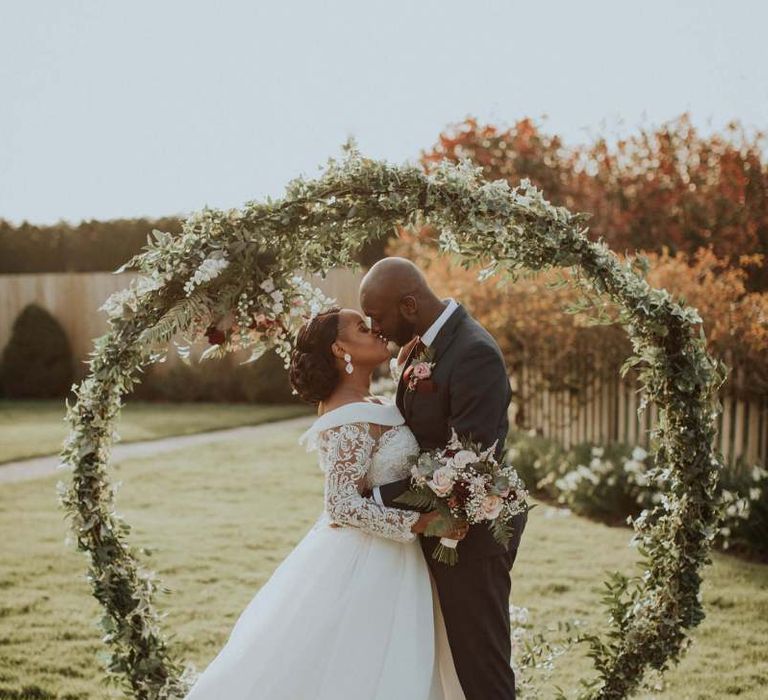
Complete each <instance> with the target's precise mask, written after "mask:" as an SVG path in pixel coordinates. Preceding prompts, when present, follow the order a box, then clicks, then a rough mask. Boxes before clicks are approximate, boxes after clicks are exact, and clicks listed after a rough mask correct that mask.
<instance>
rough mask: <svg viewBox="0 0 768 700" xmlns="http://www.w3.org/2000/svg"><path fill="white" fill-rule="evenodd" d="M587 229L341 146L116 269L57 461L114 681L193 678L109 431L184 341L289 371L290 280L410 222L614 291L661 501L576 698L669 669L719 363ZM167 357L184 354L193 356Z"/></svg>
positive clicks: (459, 179)
mask: <svg viewBox="0 0 768 700" xmlns="http://www.w3.org/2000/svg"><path fill="white" fill-rule="evenodd" d="M587 218H588V215H587V214H573V213H571V212H569V211H568V210H567V209H565V208H563V207H555V206H552V205H551V204H550V203H549V202H547V201H546V200H545V199H544V197H543V196H542V193H541V192H540V191H538V190H537V189H536V188H535V187H533V186H532V185H531V184H530V183H529V182H528V181H525V180H524V181H522V182H521V183H520V185H519V186H517V187H514V188H511V187H510V186H509V185H508V183H507V182H506V181H504V180H497V181H494V182H487V181H484V180H483V178H482V168H480V167H473V166H472V165H471V164H470V163H469V162H468V161H462V162H460V163H459V164H458V165H454V164H452V163H450V162H447V161H444V162H442V163H440V164H438V165H437V166H436V167H435V168H434V170H432V171H430V172H429V173H424V172H423V171H422V170H421V169H420V168H418V167H417V166H410V165H406V166H400V165H393V164H389V163H387V162H381V161H375V160H371V159H368V158H364V157H362V156H361V154H360V153H359V151H358V150H357V148H356V146H355V144H354V143H353V142H351V141H350V142H349V143H348V144H346V146H345V155H344V157H343V158H342V159H341V160H338V161H337V160H335V159H329V160H328V163H327V166H326V168H325V170H324V172H323V173H322V175H321V176H320V177H318V178H316V179H311V180H310V179H305V178H301V177H300V178H297V179H295V180H292V181H291V182H290V183H289V184H288V185H287V187H286V192H285V196H284V197H283V198H282V199H278V200H272V199H270V198H267V199H266V201H264V202H260V201H250V202H247V203H246V204H245V205H244V206H243V207H242V208H241V209H232V210H227V211H223V210H217V209H211V208H208V207H206V208H204V209H203V210H202V211H200V212H197V213H195V214H194V215H192V216H190V217H189V218H188V219H186V221H185V222H184V223H183V227H182V231H181V233H180V234H177V235H171V234H169V233H164V232H161V231H157V230H156V231H154V232H153V235H152V237H151V238H148V240H147V245H146V247H145V248H144V249H143V251H142V252H141V253H140V254H138V255H136V256H134V257H133V258H131V259H130V260H129V261H128V262H126V264H125V265H123V266H122V267H121V268H119V270H117V271H121V270H124V269H134V270H137V271H138V272H139V273H140V274H139V276H138V278H137V279H135V280H134V281H133V282H132V284H131V286H130V287H129V288H128V289H126V290H122V291H121V292H119V293H116V294H115V295H112V297H110V299H108V300H107V302H106V303H105V306H104V307H102V308H104V309H105V310H106V311H107V313H108V315H109V319H108V322H109V330H108V331H107V332H106V333H105V334H104V335H102V336H101V337H99V338H96V339H95V347H94V349H93V351H92V352H91V358H90V360H89V362H88V364H89V368H90V369H89V374H88V376H87V377H86V378H85V379H83V381H82V382H81V383H80V384H79V385H75V386H74V387H73V389H74V390H75V394H76V397H77V398H76V401H75V402H74V404H73V405H71V406H70V405H69V403H67V420H68V421H69V423H70V425H71V432H70V434H69V436H68V438H67V440H66V442H65V444H64V447H63V449H62V452H61V458H62V467H67V468H70V469H71V470H72V478H71V481H70V482H69V483H65V482H63V481H60V482H59V484H58V491H59V501H60V504H61V506H62V508H63V509H64V510H65V511H66V517H67V518H69V519H70V521H71V530H72V533H73V535H74V540H75V541H76V546H77V549H78V550H79V551H81V552H83V553H84V554H85V555H86V557H87V559H88V576H87V577H88V580H89V582H90V584H91V587H92V591H93V595H94V596H95V597H96V598H97V599H98V601H99V602H100V603H101V605H102V606H103V608H104V615H103V618H102V625H103V629H104V642H105V643H106V644H107V646H108V649H109V652H110V656H109V661H108V664H107V673H106V674H105V675H106V681H107V682H113V683H115V684H117V685H120V686H121V687H123V688H124V689H125V690H126V691H127V692H128V693H129V694H130V695H132V696H133V697H135V698H142V699H152V700H154V699H156V698H157V699H161V698H173V697H180V696H183V694H184V693H185V692H186V690H187V689H188V687H189V684H190V682H191V680H192V678H191V673H190V666H189V665H185V664H184V663H183V662H182V661H181V660H180V659H179V658H177V656H176V654H174V653H173V650H172V649H171V645H170V638H169V637H166V636H165V635H164V634H163V632H162V631H161V625H160V621H161V618H162V617H163V615H161V614H159V612H158V611H157V609H156V607H155V603H154V600H155V596H156V594H157V593H158V591H161V590H162V591H166V592H167V589H163V588H162V587H161V586H160V584H159V582H158V580H157V578H156V576H155V574H154V572H152V571H148V570H147V569H146V568H145V567H144V566H143V565H142V563H141V558H142V555H145V554H147V553H148V552H147V551H146V550H143V549H141V550H139V551H137V550H136V548H134V547H132V546H131V545H130V544H129V543H128V539H127V536H128V534H129V532H130V526H129V525H128V524H127V523H126V522H125V520H124V519H123V518H122V517H121V516H120V515H119V514H118V513H117V512H116V510H115V492H116V486H114V485H113V484H112V483H111V474H110V471H109V458H110V450H111V446H112V444H113V442H114V441H115V439H119V436H118V435H117V434H116V433H115V431H114V427H113V426H114V425H115V421H116V419H117V417H118V414H119V412H120V410H121V407H122V399H123V397H124V396H125V395H126V394H128V393H129V392H130V391H131V389H132V388H133V386H134V385H135V384H136V383H137V382H139V381H140V378H139V376H138V375H139V374H140V373H141V372H142V370H143V367H145V366H146V365H148V364H151V363H153V362H157V361H162V360H163V359H164V357H165V353H166V352H167V350H168V346H169V343H170V341H171V339H172V338H173V337H174V335H175V334H176V333H184V334H186V336H188V337H189V338H190V339H191V340H196V339H199V338H200V337H202V334H205V336H206V337H208V338H209V340H211V341H212V344H211V347H210V348H209V350H210V352H207V356H211V357H216V356H220V355H221V354H223V353H225V352H227V351H229V350H231V349H234V348H240V347H251V348H252V351H253V355H252V359H253V358H256V357H258V356H259V355H260V354H262V353H263V352H264V351H265V350H266V349H267V348H269V347H275V348H276V349H277V350H278V351H279V352H280V353H281V355H282V356H283V358H284V359H285V360H286V362H287V358H288V352H289V350H290V342H291V338H292V333H293V331H294V330H295V328H296V326H297V324H298V323H300V322H301V321H302V320H303V318H305V317H306V309H307V307H309V308H310V311H311V314H314V313H316V312H317V310H318V308H319V307H320V306H321V305H322V303H323V299H322V298H321V297H320V296H318V295H315V294H314V293H313V292H312V290H308V289H307V288H306V286H302V284H301V283H300V282H299V281H298V280H297V278H295V277H294V275H295V273H296V271H301V272H303V273H313V272H316V273H320V274H321V275H324V274H326V273H327V272H328V271H329V270H330V269H331V268H333V267H336V266H351V265H353V264H354V258H353V255H354V253H355V252H356V251H357V250H358V249H359V248H360V247H361V246H362V245H363V244H364V243H365V242H366V241H369V240H372V239H373V238H375V237H380V236H384V235H388V234H390V233H391V232H392V231H393V229H394V227H395V225H397V224H406V225H407V224H420V223H431V224H433V225H434V226H435V227H436V228H437V229H438V230H439V231H440V232H441V233H440V250H441V252H442V253H451V254H456V255H458V256H459V257H460V258H461V259H462V260H463V261H464V262H465V263H466V264H467V265H469V264H470V262H471V263H474V262H476V261H478V260H481V261H482V262H483V265H484V267H483V271H482V273H481V277H490V276H492V275H498V276H499V277H500V279H508V280H514V279H516V278H517V276H518V274H519V273H521V272H523V271H528V270H533V271H535V270H541V269H544V268H549V267H554V266H557V267H570V268H573V270H574V272H575V273H576V279H577V281H578V284H580V285H583V287H584V289H585V290H587V291H588V292H596V293H598V294H604V295H608V296H609V297H610V298H611V299H612V300H613V301H614V302H615V303H616V304H617V305H618V306H619V308H620V309H621V313H620V319H619V320H620V322H621V324H622V325H623V327H624V328H625V329H626V332H627V333H628V336H629V338H630V339H631V342H632V346H633V348H634V354H633V356H632V357H630V358H629V359H628V360H627V362H626V364H625V368H628V367H629V366H635V367H638V368H639V369H640V379H641V383H642V400H641V405H640V407H639V408H638V411H642V410H643V409H644V408H645V406H646V405H647V403H648V402H650V401H653V402H655V403H656V404H657V405H658V408H659V420H658V425H657V427H656V429H655V431H654V433H653V434H652V449H653V450H654V451H655V465H656V466H655V473H654V474H649V478H651V479H655V478H656V477H658V478H659V479H661V480H663V482H664V483H665V484H666V492H665V495H666V498H665V499H664V500H663V502H661V503H659V504H657V505H656V506H655V507H654V508H653V509H652V510H646V511H643V513H642V514H641V516H640V517H638V518H637V519H636V520H635V521H634V523H633V526H634V528H635V530H636V534H635V536H634V537H635V538H636V539H637V540H638V541H639V543H640V545H639V547H638V549H639V553H640V556H641V557H642V560H641V562H640V565H641V568H642V569H643V571H642V574H641V575H638V576H632V577H629V576H625V575H623V574H620V573H618V572H616V573H614V574H612V575H611V576H610V578H609V580H608V582H607V583H606V586H607V589H608V591H607V594H606V596H605V598H604V603H605V605H606V612H607V624H606V626H605V629H604V630H603V631H601V633H599V634H598V633H594V634H587V633H584V634H582V635H581V636H580V637H579V639H578V641H579V642H582V643H585V644H587V645H588V646H589V653H590V655H591V656H592V658H593V659H594V666H595V670H596V675H595V676H594V677H592V678H590V679H588V680H585V681H584V682H583V683H582V687H581V689H579V690H576V689H573V691H574V695H573V697H580V698H623V697H627V696H629V695H630V694H631V693H632V692H633V691H635V690H636V689H637V688H638V687H639V685H640V683H641V681H642V678H643V675H644V673H645V672H646V671H647V670H648V669H657V670H663V669H665V668H666V667H667V665H668V664H669V663H670V662H675V661H677V660H679V658H680V655H681V653H682V651H683V650H684V649H685V647H686V645H687V643H688V642H689V641H690V640H689V638H688V637H687V633H688V631H690V630H691V629H692V628H694V627H696V625H698V624H699V623H700V622H701V620H702V619H703V617H704V612H703V610H702V606H701V597H700V593H699V587H700V583H701V569H702V567H703V565H704V564H706V563H709V562H710V559H709V551H710V548H711V544H712V539H713V537H714V535H715V533H716V529H717V528H716V521H717V519H718V514H719V507H720V506H719V504H718V502H717V499H716V498H715V489H716V487H717V483H718V479H719V476H720V472H721V470H722V468H723V461H722V455H720V454H717V453H715V452H714V451H713V438H714V434H715V419H716V417H717V412H718V410H720V408H721V406H720V405H719V403H718V399H717V393H716V392H717V389H718V387H719V386H720V384H721V383H722V382H723V381H724V380H725V367H724V365H722V364H721V363H720V362H719V361H717V360H716V359H715V358H713V357H712V356H711V355H710V354H709V353H708V352H707V349H706V341H705V336H704V334H703V331H702V329H701V328H700V327H699V328H698V330H697V329H696V326H697V324H700V323H701V319H700V317H699V315H698V313H697V312H696V310H695V309H694V308H691V307H688V306H685V305H681V304H679V303H677V302H676V301H675V300H674V299H673V298H672V297H671V295H670V294H669V293H668V292H667V291H666V290H664V289H654V288H652V287H651V286H649V284H648V283H647V282H646V281H645V279H644V277H643V274H642V272H641V271H638V269H636V268H637V267H638V263H639V262H641V261H638V260H633V259H632V258H628V259H627V260H626V261H621V260H619V259H618V257H617V256H616V255H615V254H614V253H612V252H611V250H609V249H608V247H607V246H606V245H605V243H604V242H603V241H602V239H600V240H598V241H597V242H592V241H590V240H589V239H588V238H587V237H586V232H587V229H586V228H585V222H586V220H587ZM294 306H295V307H297V308H298V309H299V311H297V310H296V308H294ZM311 314H310V315H311ZM250 331H253V332H250ZM214 339H215V340H214ZM177 349H178V352H179V353H180V354H182V356H183V357H184V358H185V359H187V360H188V348H185V347H182V346H177ZM185 353H186V354H185ZM118 485H119V484H118Z"/></svg>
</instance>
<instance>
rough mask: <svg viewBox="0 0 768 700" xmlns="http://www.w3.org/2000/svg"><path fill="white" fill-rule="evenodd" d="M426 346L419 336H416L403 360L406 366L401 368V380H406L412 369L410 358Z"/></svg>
mask: <svg viewBox="0 0 768 700" xmlns="http://www.w3.org/2000/svg"><path fill="white" fill-rule="evenodd" d="M426 347H427V346H426V345H424V343H423V342H421V336H416V342H415V343H414V345H413V347H412V348H411V351H410V352H409V353H408V358H407V359H406V361H405V364H406V367H405V369H404V370H403V381H405V382H408V379H409V378H410V376H411V372H412V371H413V363H412V362H411V359H412V358H414V357H416V356H417V355H418V354H419V353H420V352H423V351H424V349H425V348H426Z"/></svg>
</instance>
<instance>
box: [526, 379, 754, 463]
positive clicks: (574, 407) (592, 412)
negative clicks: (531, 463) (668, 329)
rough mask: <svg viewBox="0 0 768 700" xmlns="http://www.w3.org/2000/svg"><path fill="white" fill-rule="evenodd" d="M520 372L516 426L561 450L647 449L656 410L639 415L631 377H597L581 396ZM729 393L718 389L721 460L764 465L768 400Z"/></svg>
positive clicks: (635, 384) (651, 408)
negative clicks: (616, 445) (583, 446)
mask: <svg viewBox="0 0 768 700" xmlns="http://www.w3.org/2000/svg"><path fill="white" fill-rule="evenodd" d="M521 374H522V376H524V377H525V381H524V382H523V383H522V384H521V391H520V395H519V398H518V399H517V400H519V401H522V402H524V404H525V409H524V410H523V416H524V421H523V425H522V426H521V425H519V424H518V427H521V428H523V429H526V430H530V429H535V430H536V431H537V432H538V433H540V434H542V435H544V436H546V437H550V438H553V439H556V440H558V441H559V442H560V443H561V444H562V445H563V446H564V447H565V448H570V447H573V446H574V445H576V444H578V443H580V442H590V443H594V444H605V443H608V442H623V443H628V444H631V445H641V446H642V447H644V448H645V449H646V450H649V449H650V447H651V431H652V430H653V429H655V428H656V426H657V425H658V422H659V407H658V406H657V405H656V404H655V403H649V404H647V405H646V407H645V409H644V411H643V412H642V413H641V414H640V415H639V416H638V413H637V407H638V405H639V403H640V400H641V398H642V394H641V393H640V391H639V390H640V384H639V382H638V381H637V380H636V379H635V378H633V376H632V374H629V375H628V376H627V377H625V378H622V377H620V376H619V375H618V374H617V375H616V376H610V375H609V376H601V375H600V374H598V375H597V376H596V377H594V380H593V381H591V382H588V383H587V384H586V386H584V387H583V394H582V395H581V396H575V395H572V394H571V393H570V392H568V391H567V390H563V391H550V390H549V389H547V388H546V387H544V388H540V387H541V384H542V374H541V372H540V371H537V370H535V369H532V368H528V367H525V368H523V370H522V373H521ZM582 376H584V375H582ZM537 387H539V388H538V390H537ZM727 392H728V385H727V384H726V386H725V387H723V388H722V389H721V395H720V398H721V401H722V404H723V412H722V414H721V416H720V417H719V418H718V422H717V432H716V438H715V440H716V445H717V447H718V449H719V450H720V451H721V452H722V453H723V457H724V460H725V462H726V463H727V464H728V465H730V467H731V469H736V468H737V464H739V463H741V464H742V465H743V466H742V469H749V468H751V466H752V465H754V464H761V465H763V466H766V465H768V396H767V397H762V398H759V399H751V400H749V401H746V400H742V399H736V398H734V397H733V396H732V395H729V394H728V393H727ZM513 424H514V423H513Z"/></svg>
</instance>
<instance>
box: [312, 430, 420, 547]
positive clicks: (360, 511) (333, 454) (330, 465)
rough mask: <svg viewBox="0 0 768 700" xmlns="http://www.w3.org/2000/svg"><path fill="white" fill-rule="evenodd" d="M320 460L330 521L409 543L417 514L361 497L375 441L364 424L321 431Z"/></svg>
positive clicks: (411, 539) (413, 537) (326, 507)
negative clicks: (324, 475)
mask: <svg viewBox="0 0 768 700" xmlns="http://www.w3.org/2000/svg"><path fill="white" fill-rule="evenodd" d="M321 435H322V440H321V445H322V446H321V450H320V453H321V454H320V458H321V460H322V462H323V464H322V466H323V470H324V471H325V474H326V477H325V509H326V511H327V512H328V515H329V516H330V519H331V521H332V522H334V523H337V524H339V525H351V526H353V527H359V528H361V529H362V530H365V531H366V532H370V533H371V534H372V535H378V536H380V537H386V538H388V539H392V540H397V541H398V542H412V541H413V540H415V539H416V534H415V533H413V532H411V526H412V525H413V524H414V523H415V522H416V521H417V520H418V519H419V513H417V512H413V511H406V510H400V509H399V508H389V507H387V506H380V505H378V504H377V503H375V502H374V501H373V500H372V499H369V498H364V497H363V496H362V494H361V491H362V488H361V487H362V483H363V480H364V478H365V475H366V474H367V472H368V468H369V466H370V461H371V457H372V454H373V448H374V446H375V444H376V440H375V439H374V437H373V436H372V435H371V433H370V430H369V428H368V424H367V423H346V424H344V425H340V426H337V427H335V428H329V429H328V430H325V431H323V433H322V434H321Z"/></svg>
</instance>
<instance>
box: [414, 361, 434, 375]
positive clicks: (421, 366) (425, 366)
mask: <svg viewBox="0 0 768 700" xmlns="http://www.w3.org/2000/svg"><path fill="white" fill-rule="evenodd" d="M411 376H412V377H413V378H414V379H427V378H428V377H431V376H432V368H431V367H430V366H429V363H428V362H419V363H417V364H415V365H414V366H413V370H412V372H411Z"/></svg>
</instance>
